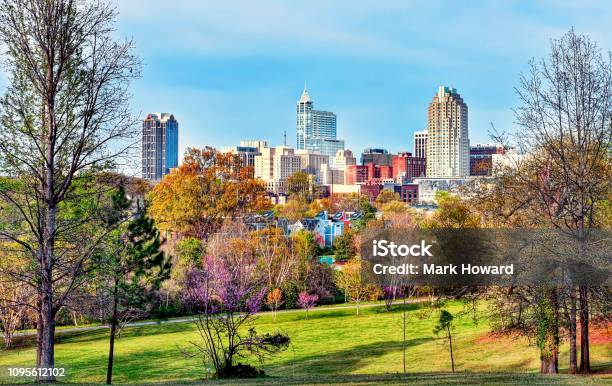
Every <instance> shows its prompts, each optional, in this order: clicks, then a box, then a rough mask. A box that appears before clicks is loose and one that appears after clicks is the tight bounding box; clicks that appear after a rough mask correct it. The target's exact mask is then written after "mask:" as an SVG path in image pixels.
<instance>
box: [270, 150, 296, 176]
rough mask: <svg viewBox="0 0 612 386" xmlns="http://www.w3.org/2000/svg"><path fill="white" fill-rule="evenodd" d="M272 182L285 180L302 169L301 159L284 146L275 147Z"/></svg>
mask: <svg viewBox="0 0 612 386" xmlns="http://www.w3.org/2000/svg"><path fill="white" fill-rule="evenodd" d="M273 168H274V171H273V175H274V180H276V181H281V180H283V181H284V180H286V179H287V178H289V176H291V175H292V174H295V173H297V172H299V171H301V169H302V158H301V157H300V156H299V155H296V154H295V151H294V150H293V149H291V148H289V147H286V146H277V147H276V151H275V154H274V166H273Z"/></svg>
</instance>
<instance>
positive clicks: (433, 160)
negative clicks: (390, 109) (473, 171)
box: [426, 86, 470, 178]
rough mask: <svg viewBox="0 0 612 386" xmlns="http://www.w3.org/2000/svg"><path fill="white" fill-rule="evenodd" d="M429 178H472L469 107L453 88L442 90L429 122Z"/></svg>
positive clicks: (433, 105) (432, 107)
mask: <svg viewBox="0 0 612 386" xmlns="http://www.w3.org/2000/svg"><path fill="white" fill-rule="evenodd" d="M426 174H427V178H448V177H465V176H469V174H470V140H469V138H468V107H467V104H465V102H464V101H463V99H462V98H461V95H459V94H458V93H457V90H456V89H454V88H451V87H442V86H441V87H440V88H439V89H438V93H437V94H436V95H435V96H434V99H433V101H432V102H431V103H430V104H429V114H428V122H427V173H426Z"/></svg>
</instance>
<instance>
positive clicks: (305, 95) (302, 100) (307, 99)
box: [299, 81, 312, 103]
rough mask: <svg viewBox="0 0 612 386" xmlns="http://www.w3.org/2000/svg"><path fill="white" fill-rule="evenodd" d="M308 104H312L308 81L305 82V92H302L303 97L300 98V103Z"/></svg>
mask: <svg viewBox="0 0 612 386" xmlns="http://www.w3.org/2000/svg"><path fill="white" fill-rule="evenodd" d="M308 102H312V99H310V95H308V89H307V88H306V81H304V91H303V92H302V97H301V98H300V102H299V103H308Z"/></svg>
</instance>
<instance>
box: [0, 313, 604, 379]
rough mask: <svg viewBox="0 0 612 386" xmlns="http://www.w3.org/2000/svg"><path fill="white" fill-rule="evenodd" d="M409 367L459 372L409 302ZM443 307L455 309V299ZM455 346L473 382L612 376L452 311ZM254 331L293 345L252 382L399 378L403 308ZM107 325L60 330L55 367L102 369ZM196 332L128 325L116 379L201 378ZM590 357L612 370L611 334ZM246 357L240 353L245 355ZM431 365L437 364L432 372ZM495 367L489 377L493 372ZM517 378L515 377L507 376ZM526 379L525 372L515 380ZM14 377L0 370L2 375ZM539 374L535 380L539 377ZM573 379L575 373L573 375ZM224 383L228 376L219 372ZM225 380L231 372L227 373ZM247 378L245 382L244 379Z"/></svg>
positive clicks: (297, 319)
mask: <svg viewBox="0 0 612 386" xmlns="http://www.w3.org/2000/svg"><path fill="white" fill-rule="evenodd" d="M408 309H409V311H408V312H407V315H408V329H407V330H408V347H407V352H406V357H407V371H408V372H409V373H411V374H415V373H418V374H416V375H411V377H412V378H409V379H408V381H409V382H411V383H413V382H414V383H423V384H425V383H438V384H444V383H453V382H458V381H461V380H462V377H464V376H465V375H463V376H462V375H459V376H452V375H448V374H442V373H447V372H448V371H450V359H449V354H448V348H447V346H446V345H445V344H444V342H443V341H442V340H441V339H439V338H438V337H437V336H436V335H434V334H433V332H432V329H433V326H434V324H435V321H436V317H437V313H433V314H431V313H430V312H429V311H428V309H427V308H425V307H422V306H421V305H417V304H412V305H409V306H408ZM448 309H449V310H450V311H451V312H452V313H454V314H456V313H457V312H459V311H461V310H462V306H461V305H460V304H459V303H453V304H450V305H449V307H448ZM455 322H456V323H455V330H454V335H455V336H454V344H453V348H454V352H455V358H456V359H455V366H456V371H458V372H471V373H485V374H470V375H469V377H471V378H472V379H473V382H482V383H492V382H494V379H493V378H495V377H498V378H499V377H501V378H504V377H508V376H509V377H516V381H517V382H519V381H520V382H522V383H536V380H540V379H541V382H544V383H562V384H577V383H582V382H585V381H588V382H593V383H594V384H595V383H603V382H607V383H612V378H610V375H598V376H597V377H595V378H594V377H588V378H585V377H571V376H569V377H568V376H566V377H563V376H557V377H546V378H540V377H539V376H537V375H535V374H516V375H507V374H506V375H504V374H486V373H509V372H521V373H534V372H537V370H538V368H539V357H538V355H539V354H538V350H537V348H535V347H533V346H532V345H529V343H528V342H527V340H526V339H524V338H509V337H503V338H499V337H496V338H491V337H489V336H488V335H487V332H488V329H489V326H488V323H487V321H486V320H479V321H478V323H474V321H473V320H472V318H471V317H470V316H469V315H465V316H461V317H458V318H457V319H456V321H455ZM256 326H257V329H258V331H260V332H273V331H276V330H280V331H284V332H286V333H288V334H289V336H290V337H291V341H292V344H291V347H290V348H289V350H287V351H286V352H284V353H281V354H279V355H277V356H274V357H272V358H269V359H268V360H267V361H266V362H265V364H264V366H263V368H264V370H265V371H266V373H267V374H268V375H269V376H270V378H269V379H264V380H257V381H255V382H254V383H255V384H269V383H278V384H289V383H294V384H303V383H317V382H320V383H322V382H337V383H351V384H353V383H359V384H377V383H381V382H384V383H389V384H393V383H405V382H406V381H407V379H405V378H398V376H397V375H393V374H395V373H401V372H402V371H403V367H402V345H401V340H402V312H401V309H400V307H399V306H396V307H395V310H394V311H393V312H387V311H385V309H384V307H382V306H381V307H373V308H367V309H366V308H363V309H362V310H361V315H360V316H359V317H357V316H355V310H354V309H340V310H321V311H312V312H310V313H309V317H308V318H306V314H305V313H304V312H292V313H278V315H277V317H276V320H274V318H273V316H272V315H269V314H267V315H263V316H260V317H259V318H258V320H257V323H256ZM107 338H108V331H107V330H94V331H81V332H74V333H64V334H61V335H58V339H57V340H58V344H57V348H56V358H57V367H65V368H66V371H67V373H68V377H67V378H66V379H65V381H67V382H73V383H76V382H83V383H96V382H103V381H104V379H105V369H106V357H107V350H108V340H107ZM197 339H198V333H197V329H196V328H195V326H194V325H193V324H191V323H168V324H159V325H149V326H142V327H133V328H128V329H126V330H125V331H123V333H122V337H121V339H119V341H118V342H117V345H116V351H115V371H114V381H115V382H116V383H128V382H129V383H152V382H178V381H182V382H186V383H188V384H190V383H194V382H195V383H197V381H198V380H201V379H202V378H204V377H205V376H206V372H205V367H204V365H203V364H202V361H201V359H200V358H199V357H197V356H195V357H194V356H189V355H188V354H189V352H191V353H193V347H192V345H191V344H190V342H191V341H197ZM591 350H592V351H591V355H592V364H593V367H594V369H595V370H597V371H599V372H602V373H603V372H607V373H609V372H611V371H612V347H611V345H610V343H609V342H601V343H596V344H592V346H591ZM34 358H35V350H34V348H33V347H32V346H31V343H30V344H29V345H26V347H23V348H17V349H13V350H10V351H0V369H3V368H6V367H10V366H12V367H32V366H33V364H34ZM249 360H252V358H245V360H244V361H245V362H249ZM567 362H568V353H567V345H564V346H563V348H562V352H561V357H560V365H561V371H564V370H565V369H566V366H567ZM431 373H435V374H431ZM491 377H493V378H491ZM512 379H514V378H512ZM521 380H522V381H521ZM9 381H10V382H11V383H14V381H15V380H8V379H7V378H6V370H2V375H0V382H4V383H8V382H9ZM538 382H539V381H538ZM576 382H577V383H576ZM219 383H220V384H224V383H226V382H221V381H219ZM230 383H231V382H230ZM240 383H244V382H242V381H241V382H240Z"/></svg>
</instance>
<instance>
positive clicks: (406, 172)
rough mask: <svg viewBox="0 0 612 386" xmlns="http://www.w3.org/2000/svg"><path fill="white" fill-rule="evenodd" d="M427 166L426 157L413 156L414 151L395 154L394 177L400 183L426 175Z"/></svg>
mask: <svg viewBox="0 0 612 386" xmlns="http://www.w3.org/2000/svg"><path fill="white" fill-rule="evenodd" d="M426 168H427V166H426V163H425V158H419V157H413V156H412V153H409V152H404V153H398V154H397V155H394V156H393V178H394V179H395V180H396V182H398V183H400V184H404V183H409V182H412V181H413V180H414V179H415V178H419V177H425V169H426Z"/></svg>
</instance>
